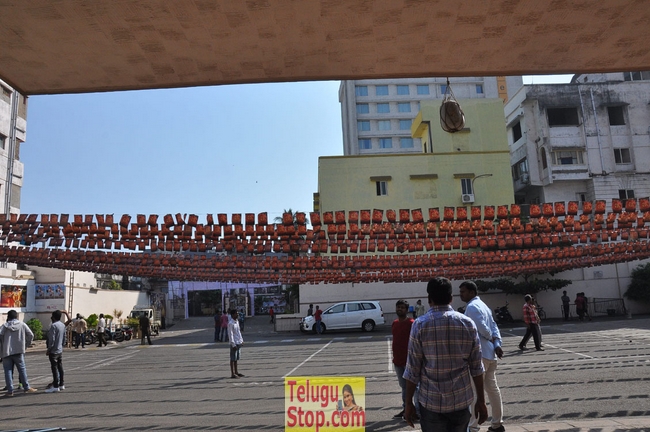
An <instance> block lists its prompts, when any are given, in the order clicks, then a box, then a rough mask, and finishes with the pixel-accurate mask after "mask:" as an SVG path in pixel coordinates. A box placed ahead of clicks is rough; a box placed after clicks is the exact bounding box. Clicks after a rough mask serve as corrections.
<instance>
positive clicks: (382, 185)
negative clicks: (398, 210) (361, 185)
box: [375, 181, 388, 196]
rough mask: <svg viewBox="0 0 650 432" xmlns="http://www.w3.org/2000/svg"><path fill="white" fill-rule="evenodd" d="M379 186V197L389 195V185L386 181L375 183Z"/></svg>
mask: <svg viewBox="0 0 650 432" xmlns="http://www.w3.org/2000/svg"><path fill="white" fill-rule="evenodd" d="M375 184H376V185H377V196H384V195H388V183H387V182H385V181H378V182H375Z"/></svg>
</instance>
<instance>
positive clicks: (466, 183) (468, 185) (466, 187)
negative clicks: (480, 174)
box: [460, 178, 474, 195]
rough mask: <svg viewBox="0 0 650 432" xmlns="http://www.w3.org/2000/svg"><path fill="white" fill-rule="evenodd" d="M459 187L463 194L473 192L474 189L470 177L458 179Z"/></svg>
mask: <svg viewBox="0 0 650 432" xmlns="http://www.w3.org/2000/svg"><path fill="white" fill-rule="evenodd" d="M460 188H461V189H462V192H463V195H466V194H470V195H471V194H473V193H474V189H472V179H471V178H462V179H460Z"/></svg>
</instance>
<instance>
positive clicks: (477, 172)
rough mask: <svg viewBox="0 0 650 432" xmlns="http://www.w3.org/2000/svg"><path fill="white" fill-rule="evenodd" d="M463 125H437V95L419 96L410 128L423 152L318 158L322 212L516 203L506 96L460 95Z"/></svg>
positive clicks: (317, 203) (438, 103)
mask: <svg viewBox="0 0 650 432" xmlns="http://www.w3.org/2000/svg"><path fill="white" fill-rule="evenodd" d="M460 104H461V107H462V108H463V111H464V112H465V120H466V125H465V129H464V130H463V131H461V132H457V133H455V134H449V133H447V132H444V131H443V130H442V129H441V127H440V119H439V109H440V102H438V101H432V102H430V103H425V102H423V103H422V106H421V111H420V113H419V114H418V116H417V117H416V118H415V120H414V121H413V125H412V128H411V131H412V134H413V137H414V138H420V139H421V141H422V143H423V144H422V145H423V153H421V154H386V155H369V156H326V157H321V158H319V160H318V189H319V191H318V192H319V193H318V201H317V202H316V203H315V205H318V207H319V210H320V212H321V213H322V212H326V211H336V210H346V211H349V210H362V209H374V208H377V209H384V210H386V209H394V210H398V209H407V208H408V209H417V208H422V209H423V210H424V211H426V209H428V208H432V207H440V208H442V207H444V206H453V207H458V206H463V205H465V206H470V205H500V204H511V203H513V202H514V190H513V186H512V176H511V173H510V153H509V150H508V139H507V137H506V127H505V117H504V114H503V101H502V100H500V99H467V100H461V101H460Z"/></svg>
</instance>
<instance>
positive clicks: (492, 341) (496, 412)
mask: <svg viewBox="0 0 650 432" xmlns="http://www.w3.org/2000/svg"><path fill="white" fill-rule="evenodd" d="M460 299H461V300H462V301H464V302H465V303H467V308H466V309H465V315H466V316H467V317H469V318H471V319H472V321H474V324H476V329H477V330H478V334H479V338H480V341H481V353H482V356H483V358H482V361H483V368H484V369H485V373H484V375H483V387H484V389H485V393H486V394H487V397H488V400H489V401H490V407H491V409H492V421H491V426H490V427H489V428H488V431H489V432H505V428H504V427H503V403H502V401H501V390H499V386H498V385H497V378H496V371H497V359H498V358H499V359H500V358H502V357H503V350H502V349H501V333H500V332H499V327H498V326H497V324H496V322H495V321H494V318H493V317H492V311H491V310H490V308H489V307H488V306H487V305H486V304H485V303H483V301H482V300H481V299H480V298H479V296H478V291H477V287H476V284H475V283H474V282H472V281H467V282H463V283H462V284H460ZM470 411H472V414H473V410H472V405H470ZM479 428H480V427H479V425H478V421H477V420H476V417H475V416H474V415H472V416H471V419H470V422H469V430H470V432H477V431H478V430H479Z"/></svg>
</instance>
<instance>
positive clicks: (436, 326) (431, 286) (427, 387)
mask: <svg viewBox="0 0 650 432" xmlns="http://www.w3.org/2000/svg"><path fill="white" fill-rule="evenodd" d="M427 294H428V295H429V304H430V305H431V309H429V311H428V312H427V313H426V314H425V315H424V316H423V317H420V318H418V319H417V320H415V322H414V323H413V327H412V328H411V335H410V338H409V349H408V357H407V361H406V370H405V371H404V379H406V401H405V403H406V408H405V410H404V419H405V420H406V422H407V423H408V424H409V426H411V427H413V419H414V418H415V414H416V411H415V406H414V405H413V395H414V394H415V390H416V388H417V385H418V383H419V384H420V393H419V404H420V426H421V427H422V432H440V431H446V432H466V431H467V427H468V425H469V419H470V412H469V406H470V405H471V404H472V403H474V390H473V389H472V384H471V382H472V381H474V386H475V387H476V403H475V407H474V409H475V412H476V415H477V416H478V423H479V424H482V423H483V422H484V421H485V420H486V419H487V407H486V406H485V395H484V393H483V363H482V362H481V357H482V356H481V342H480V340H479V336H478V332H477V330H476V326H475V325H474V322H473V321H472V320H471V319H469V318H468V317H466V316H465V315H463V314H461V313H459V312H456V311H454V309H453V308H452V307H451V301H452V299H453V297H452V289H451V282H450V281H449V279H447V278H443V277H437V278H434V279H431V280H430V281H429V283H428V284H427Z"/></svg>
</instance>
